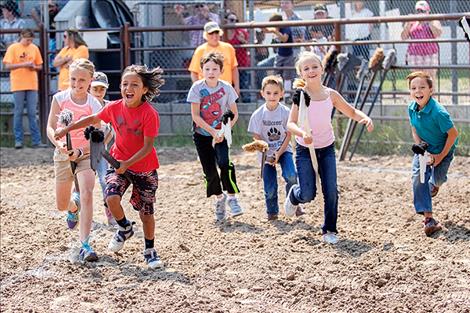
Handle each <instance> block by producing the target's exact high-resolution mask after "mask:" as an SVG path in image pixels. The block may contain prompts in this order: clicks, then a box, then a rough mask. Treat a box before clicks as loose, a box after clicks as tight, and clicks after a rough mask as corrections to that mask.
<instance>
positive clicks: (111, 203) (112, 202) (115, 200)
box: [106, 195, 121, 208]
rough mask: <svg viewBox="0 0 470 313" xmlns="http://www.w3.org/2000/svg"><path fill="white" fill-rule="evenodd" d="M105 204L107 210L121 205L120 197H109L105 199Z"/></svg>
mask: <svg viewBox="0 0 470 313" xmlns="http://www.w3.org/2000/svg"><path fill="white" fill-rule="evenodd" d="M106 204H107V205H108V207H109V208H112V207H117V206H119V205H121V197H120V196H118V195H111V196H107V197H106Z"/></svg>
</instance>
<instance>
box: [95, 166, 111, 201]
mask: <svg viewBox="0 0 470 313" xmlns="http://www.w3.org/2000/svg"><path fill="white" fill-rule="evenodd" d="M107 171H108V162H106V160H105V159H104V158H103V157H102V158H101V159H100V161H99V162H98V167H97V168H96V174H97V175H98V181H99V182H100V186H101V191H102V193H103V199H105V198H106V173H107Z"/></svg>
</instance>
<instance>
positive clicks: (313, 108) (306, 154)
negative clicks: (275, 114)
mask: <svg viewBox="0 0 470 313" xmlns="http://www.w3.org/2000/svg"><path fill="white" fill-rule="evenodd" d="M295 67H296V70H297V74H298V75H299V76H300V77H301V78H300V79H296V81H295V82H294V88H297V91H296V93H295V95H294V98H293V101H294V105H293V106H292V109H291V112H290V116H289V121H288V123H287V129H288V130H289V131H290V132H291V133H292V134H294V135H295V139H296V141H297V146H296V156H295V158H296V167H297V173H298V178H299V183H298V184H296V185H294V186H292V188H291V189H290V191H289V193H288V195H287V198H286V202H285V211H286V215H287V216H294V215H295V212H296V210H297V207H298V205H299V204H300V203H307V202H310V201H312V200H313V199H314V198H315V195H316V192H317V186H318V183H319V179H318V175H319V177H320V178H321V188H322V193H323V198H324V201H325V203H324V214H325V217H324V223H323V226H322V233H323V240H324V241H325V242H327V243H331V244H335V243H337V242H338V238H337V235H336V234H337V233H338V230H337V229H336V222H337V216H338V188H337V184H336V179H337V175H336V160H335V146H334V141H335V137H334V133H333V126H332V123H331V111H332V110H333V107H334V108H336V109H337V110H339V111H340V112H341V113H343V114H344V115H346V116H347V117H349V118H351V119H354V120H356V121H358V122H359V123H361V124H365V125H366V126H367V130H368V131H372V130H373V128H374V125H373V123H372V120H371V119H370V118H369V117H368V116H367V115H365V114H364V113H363V112H361V111H359V110H357V109H354V108H353V107H352V106H350V105H349V104H348V103H347V102H346V101H345V100H344V98H343V97H342V96H341V95H340V94H339V93H338V92H337V91H335V90H333V89H330V88H327V87H325V86H324V85H323V84H322V79H321V78H322V74H323V65H322V62H321V60H320V57H318V56H317V55H316V54H315V53H313V52H308V51H305V52H302V53H301V54H300V56H299V59H298V61H297V63H296V65H295Z"/></svg>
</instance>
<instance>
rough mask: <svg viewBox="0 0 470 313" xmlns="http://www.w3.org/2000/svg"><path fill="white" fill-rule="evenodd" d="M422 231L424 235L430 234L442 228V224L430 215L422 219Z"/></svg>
mask: <svg viewBox="0 0 470 313" xmlns="http://www.w3.org/2000/svg"><path fill="white" fill-rule="evenodd" d="M423 223H424V233H425V234H426V236H428V237H429V236H431V235H432V234H434V233H435V232H438V231H440V230H442V225H441V223H439V222H438V221H436V220H435V219H433V218H432V217H428V218H426V219H425V220H424V221H423Z"/></svg>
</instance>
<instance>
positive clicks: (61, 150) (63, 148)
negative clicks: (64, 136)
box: [56, 142, 69, 155]
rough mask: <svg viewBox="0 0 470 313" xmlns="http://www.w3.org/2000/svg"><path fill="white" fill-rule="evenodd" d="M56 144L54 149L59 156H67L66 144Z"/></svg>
mask: <svg viewBox="0 0 470 313" xmlns="http://www.w3.org/2000/svg"><path fill="white" fill-rule="evenodd" d="M57 144H58V145H56V147H57V150H59V153H60V154H67V155H68V154H69V152H68V149H67V144H66V143H65V142H58V143H57Z"/></svg>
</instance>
